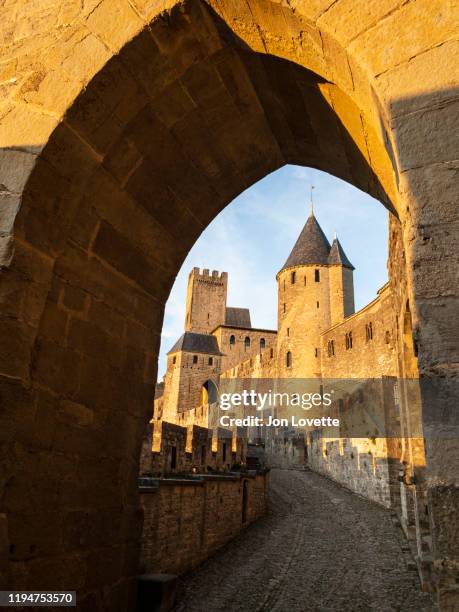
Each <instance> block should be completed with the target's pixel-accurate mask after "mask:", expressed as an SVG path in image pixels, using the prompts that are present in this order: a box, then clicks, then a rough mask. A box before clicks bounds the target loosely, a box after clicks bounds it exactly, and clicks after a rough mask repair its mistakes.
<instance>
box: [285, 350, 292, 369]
mask: <svg viewBox="0 0 459 612" xmlns="http://www.w3.org/2000/svg"><path fill="white" fill-rule="evenodd" d="M285 365H286V366H287V368H290V367H291V366H292V353H291V352H290V351H288V352H287V355H286V356H285Z"/></svg>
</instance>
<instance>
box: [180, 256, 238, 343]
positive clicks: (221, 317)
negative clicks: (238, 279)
mask: <svg viewBox="0 0 459 612" xmlns="http://www.w3.org/2000/svg"><path fill="white" fill-rule="evenodd" d="M227 288H228V273H227V272H221V273H220V272H218V271H217V270H213V271H212V274H210V273H209V270H203V271H202V274H201V272H200V270H199V268H193V270H191V272H190V275H189V277H188V291H187V296H186V315H185V331H191V332H195V333H199V334H210V333H211V332H212V330H214V329H215V328H216V327H218V326H219V325H223V324H224V323H225V315H226V294H227Z"/></svg>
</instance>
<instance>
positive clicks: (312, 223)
mask: <svg viewBox="0 0 459 612" xmlns="http://www.w3.org/2000/svg"><path fill="white" fill-rule="evenodd" d="M329 252H330V243H329V242H328V240H327V238H326V236H325V234H324V233H323V231H322V228H321V227H320V225H319V224H318V222H317V219H316V218H315V216H314V213H313V212H312V211H311V214H310V215H309V218H308V220H307V221H306V224H305V226H304V227H303V229H302V231H301V234H300V235H299V237H298V240H297V241H296V243H295V246H294V247H293V249H292V252H291V253H290V255H289V256H288V259H287V261H286V262H285V264H284V265H283V266H282V269H281V270H280V271H281V272H282V270H285V269H286V268H293V267H295V266H303V265H307V264H324V265H326V264H327V263H329V262H328V255H329Z"/></svg>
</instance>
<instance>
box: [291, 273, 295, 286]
mask: <svg viewBox="0 0 459 612" xmlns="http://www.w3.org/2000/svg"><path fill="white" fill-rule="evenodd" d="M290 282H291V284H292V285H294V284H295V283H296V272H292V273H291V274H290Z"/></svg>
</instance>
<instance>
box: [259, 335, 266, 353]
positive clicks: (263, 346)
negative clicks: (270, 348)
mask: <svg viewBox="0 0 459 612" xmlns="http://www.w3.org/2000/svg"><path fill="white" fill-rule="evenodd" d="M265 346H266V341H265V339H264V338H260V351H262V350H263V349H264V348H265Z"/></svg>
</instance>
